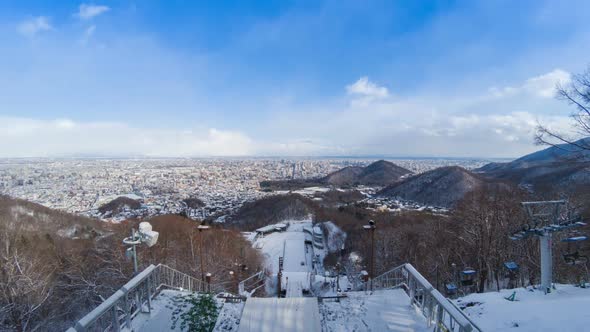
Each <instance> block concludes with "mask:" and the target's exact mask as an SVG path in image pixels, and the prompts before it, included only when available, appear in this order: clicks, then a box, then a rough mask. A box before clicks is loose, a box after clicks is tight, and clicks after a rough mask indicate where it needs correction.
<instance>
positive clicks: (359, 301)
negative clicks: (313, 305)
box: [320, 289, 430, 332]
mask: <svg viewBox="0 0 590 332" xmlns="http://www.w3.org/2000/svg"><path fill="white" fill-rule="evenodd" d="M346 295H347V296H348V297H347V298H344V299H341V300H340V302H336V301H335V300H331V301H328V300H324V302H323V303H321V304H320V314H321V317H322V318H321V319H322V326H323V330H324V331H326V332H349V331H350V332H352V331H355V332H361V331H400V332H401V331H404V332H410V331H421V332H422V331H423V332H426V331H430V329H429V328H428V327H427V324H426V318H424V316H422V315H421V314H420V313H418V312H417V311H416V309H415V308H414V307H412V306H410V299H409V297H408V296H407V295H406V293H405V292H404V291H403V290H401V289H393V290H384V291H376V292H374V293H373V294H368V293H365V292H349V293H346Z"/></svg>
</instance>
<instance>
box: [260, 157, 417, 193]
mask: <svg viewBox="0 0 590 332" xmlns="http://www.w3.org/2000/svg"><path fill="white" fill-rule="evenodd" d="M411 173H412V172H411V171H410V170H407V169H405V168H403V167H400V166H398V165H396V164H394V163H392V162H389V161H385V160H379V161H376V162H374V163H372V164H370V165H368V166H366V167H361V166H349V167H345V168H343V169H340V170H338V171H336V172H333V173H330V174H328V175H326V176H325V177H323V178H316V179H297V180H285V181H262V182H260V186H261V187H262V188H263V189H271V190H295V189H301V188H305V187H312V186H337V187H351V186H357V185H365V186H379V187H383V186H387V185H389V184H392V183H394V182H396V181H399V179H400V178H401V177H403V176H405V175H408V174H411Z"/></svg>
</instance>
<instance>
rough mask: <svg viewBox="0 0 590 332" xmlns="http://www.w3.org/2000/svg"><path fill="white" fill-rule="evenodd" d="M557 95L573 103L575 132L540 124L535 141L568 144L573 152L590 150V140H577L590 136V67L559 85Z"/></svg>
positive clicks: (543, 143) (547, 143)
mask: <svg viewBox="0 0 590 332" xmlns="http://www.w3.org/2000/svg"><path fill="white" fill-rule="evenodd" d="M557 96H558V98H559V99H561V100H565V101H566V102H568V103H569V104H570V105H573V106H574V108H575V111H574V112H572V113H571V115H570V117H571V118H572V119H573V133H572V135H567V134H565V133H562V132H559V131H557V130H553V129H551V128H549V127H548V126H547V125H544V124H539V125H538V126H537V132H536V134H535V142H536V143H537V144H541V145H551V146H557V145H559V144H568V145H569V146H570V148H569V149H574V150H573V151H572V152H581V151H590V140H577V139H576V137H578V138H579V137H589V136H590V67H589V68H588V69H587V70H586V71H585V72H584V73H582V74H578V75H574V76H573V77H572V81H571V82H570V83H568V84H567V85H565V86H563V85H561V84H558V85H557Z"/></svg>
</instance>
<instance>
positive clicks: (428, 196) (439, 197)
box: [377, 166, 489, 208]
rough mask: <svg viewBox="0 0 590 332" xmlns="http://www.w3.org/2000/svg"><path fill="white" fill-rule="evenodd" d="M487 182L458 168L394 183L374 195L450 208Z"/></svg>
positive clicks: (420, 175)
mask: <svg viewBox="0 0 590 332" xmlns="http://www.w3.org/2000/svg"><path fill="white" fill-rule="evenodd" d="M488 182H489V181H487V180H485V179H484V178H483V177H481V176H479V175H477V174H474V173H472V172H470V171H468V170H466V169H464V168H461V167H459V166H449V167H440V168H437V169H434V170H431V171H428V172H425V173H422V174H418V175H414V176H411V177H409V178H406V179H404V180H402V181H400V182H397V183H394V184H392V185H390V186H388V187H386V188H384V189H383V190H381V191H380V192H378V193H377V195H378V196H382V197H391V198H398V199H403V200H408V201H412V202H416V203H420V204H426V205H432V206H438V207H447V208H450V207H453V206H454V205H455V204H456V203H457V202H458V201H459V200H461V199H462V198H463V197H464V196H465V194H467V193H468V192H470V191H472V190H475V189H477V188H481V187H482V186H484V185H487V184H488Z"/></svg>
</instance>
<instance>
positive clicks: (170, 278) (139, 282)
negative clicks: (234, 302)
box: [67, 264, 217, 332]
mask: <svg viewBox="0 0 590 332" xmlns="http://www.w3.org/2000/svg"><path fill="white" fill-rule="evenodd" d="M211 287H213V288H214V289H211ZM162 288H174V289H178V290H183V291H188V292H204V291H217V289H216V287H214V286H210V285H206V284H204V283H203V282H202V281H201V280H198V279H196V278H193V277H191V276H189V275H188V274H185V273H182V272H180V271H178V270H175V269H173V268H171V267H168V266H166V265H162V264H159V265H158V266H154V265H150V266H148V267H147V268H146V269H145V270H143V271H142V272H140V273H139V274H137V275H136V276H135V277H133V278H132V279H131V280H129V282H127V283H126V284H125V285H124V286H123V287H121V289H119V290H118V291H116V292H115V294H113V295H111V296H110V297H109V298H108V299H106V300H105V301H104V302H103V303H101V304H100V305H99V306H98V307H96V308H94V310H92V311H91V312H90V313H88V314H87V315H86V316H84V317H82V319H80V320H79V321H78V322H77V323H76V325H75V326H74V327H72V328H69V329H68V331H67V332H86V331H97V332H98V331H100V332H104V331H117V332H118V331H121V329H130V328H131V320H132V319H133V318H134V317H135V316H137V315H138V314H139V313H150V312H151V301H152V299H153V298H154V297H155V296H156V295H157V294H158V292H159V291H160V290H161V289H162Z"/></svg>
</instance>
